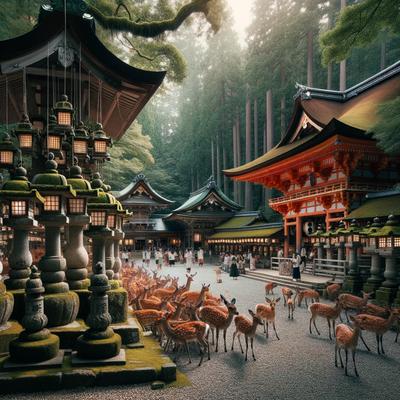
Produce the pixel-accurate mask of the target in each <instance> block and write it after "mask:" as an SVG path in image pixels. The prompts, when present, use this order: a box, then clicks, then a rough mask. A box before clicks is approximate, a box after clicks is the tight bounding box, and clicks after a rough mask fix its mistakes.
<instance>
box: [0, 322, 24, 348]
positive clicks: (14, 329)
mask: <svg viewBox="0 0 400 400" xmlns="http://www.w3.org/2000/svg"><path fill="white" fill-rule="evenodd" d="M22 330H23V327H22V325H21V324H19V323H18V322H17V321H9V322H8V327H7V329H4V330H2V331H0V353H8V347H9V345H10V342H11V341H12V340H14V339H16V338H17V337H18V336H19V334H20V333H21V332H22Z"/></svg>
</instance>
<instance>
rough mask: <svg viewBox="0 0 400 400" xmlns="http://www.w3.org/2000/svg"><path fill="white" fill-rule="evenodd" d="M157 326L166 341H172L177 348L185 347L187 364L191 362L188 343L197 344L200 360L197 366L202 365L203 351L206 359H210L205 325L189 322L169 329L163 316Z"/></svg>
mask: <svg viewBox="0 0 400 400" xmlns="http://www.w3.org/2000/svg"><path fill="white" fill-rule="evenodd" d="M158 324H159V325H160V326H161V328H162V330H163V331H164V333H165V335H166V336H167V337H168V339H170V340H173V341H174V342H175V344H176V345H177V346H178V347H180V346H185V348H186V352H187V355H188V358H189V364H190V363H191V362H192V358H191V356H190V350H189V343H190V342H195V343H198V345H199V347H200V356H201V358H200V362H199V366H201V364H202V363H203V358H204V352H205V351H207V353H208V359H210V347H209V344H208V341H207V336H208V333H209V329H210V327H209V325H208V324H207V323H204V322H202V321H190V322H186V323H182V324H179V325H177V326H175V327H171V325H170V324H169V322H168V320H167V316H166V315H164V316H163V317H162V318H160V319H159V320H158Z"/></svg>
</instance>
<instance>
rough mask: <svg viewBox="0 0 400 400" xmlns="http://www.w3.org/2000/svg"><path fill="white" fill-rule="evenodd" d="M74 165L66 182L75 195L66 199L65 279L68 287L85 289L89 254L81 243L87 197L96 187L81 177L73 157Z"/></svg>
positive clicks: (95, 192)
mask: <svg viewBox="0 0 400 400" xmlns="http://www.w3.org/2000/svg"><path fill="white" fill-rule="evenodd" d="M74 163H75V165H73V166H72V167H71V169H70V173H69V178H68V179H67V182H68V184H69V185H71V187H72V188H73V189H74V190H75V192H76V197H70V198H68V199H67V212H68V218H69V224H68V245H67V246H66V247H65V249H64V257H65V259H66V261H67V272H66V276H67V281H68V284H69V287H70V289H72V290H80V289H87V287H88V286H89V281H88V279H87V276H88V271H87V266H88V263H89V255H88V253H87V251H86V248H85V246H84V244H83V229H84V227H85V226H86V225H87V224H89V222H90V217H89V215H88V214H87V199H88V198H90V197H95V196H97V195H98V190H97V189H92V188H91V186H90V183H89V182H88V181H87V180H85V179H83V177H82V170H81V168H80V167H79V165H78V160H77V159H76V158H75V160H74Z"/></svg>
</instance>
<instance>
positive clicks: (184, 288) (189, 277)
mask: <svg viewBox="0 0 400 400" xmlns="http://www.w3.org/2000/svg"><path fill="white" fill-rule="evenodd" d="M196 275H197V272H195V273H194V274H186V284H185V285H184V286H182V287H180V288H179V289H178V291H177V292H176V293H175V296H176V297H177V298H179V296H181V295H182V294H183V293H185V292H188V291H189V290H190V286H191V284H192V282H193V281H194V279H193V278H194V277H195V276H196Z"/></svg>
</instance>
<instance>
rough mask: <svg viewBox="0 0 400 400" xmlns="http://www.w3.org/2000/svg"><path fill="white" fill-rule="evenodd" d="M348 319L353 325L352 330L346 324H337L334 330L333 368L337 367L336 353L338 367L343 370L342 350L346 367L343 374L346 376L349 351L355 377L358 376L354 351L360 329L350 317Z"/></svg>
mask: <svg viewBox="0 0 400 400" xmlns="http://www.w3.org/2000/svg"><path fill="white" fill-rule="evenodd" d="M350 318H351V320H352V321H353V323H354V328H353V329H352V328H350V327H349V326H348V325H346V324H339V325H338V326H337V327H336V330H335V336H336V344H335V367H337V366H338V364H337V353H339V359H340V365H341V367H342V368H343V360H342V354H341V350H342V349H344V351H345V354H346V366H345V369H344V374H345V375H346V376H347V360H348V353H349V350H351V355H352V357H353V365H354V373H355V374H356V376H358V371H357V366H356V349H357V343H358V338H359V336H360V333H361V328H360V326H359V325H358V322H357V321H356V320H355V319H354V317H353V316H350Z"/></svg>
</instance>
